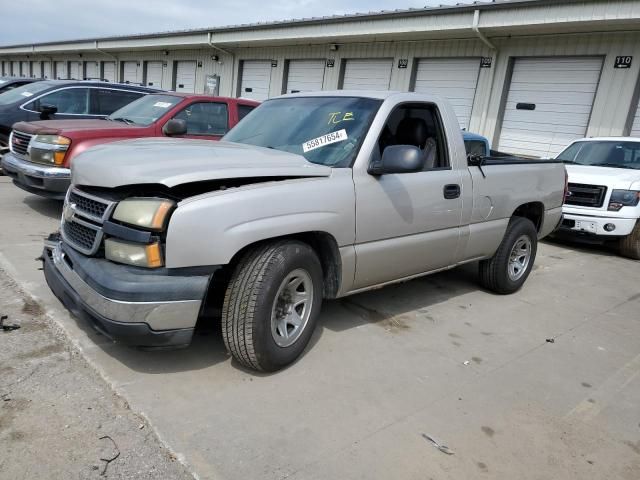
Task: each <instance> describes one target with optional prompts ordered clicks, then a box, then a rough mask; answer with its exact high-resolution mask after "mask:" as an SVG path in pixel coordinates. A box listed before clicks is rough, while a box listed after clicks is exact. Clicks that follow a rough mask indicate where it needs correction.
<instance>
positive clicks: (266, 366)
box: [222, 240, 323, 372]
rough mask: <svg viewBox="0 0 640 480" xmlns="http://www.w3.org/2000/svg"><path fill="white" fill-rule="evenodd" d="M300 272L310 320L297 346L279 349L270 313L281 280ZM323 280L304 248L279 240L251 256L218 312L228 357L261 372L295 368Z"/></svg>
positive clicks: (238, 270)
mask: <svg viewBox="0 0 640 480" xmlns="http://www.w3.org/2000/svg"><path fill="white" fill-rule="evenodd" d="M300 270H302V271H304V272H306V273H307V274H308V277H305V278H308V279H309V280H310V282H311V285H310V287H311V288H310V290H312V301H311V302H310V303H311V305H310V308H309V312H310V313H309V317H308V320H307V322H306V324H305V326H304V327H303V328H302V329H301V330H300V333H299V334H298V335H299V337H298V338H297V339H296V340H295V342H294V343H293V344H292V345H289V346H280V345H278V343H276V339H275V338H274V335H276V334H275V333H274V334H272V324H271V322H272V319H271V316H272V311H273V309H274V308H275V307H274V305H275V301H276V296H277V295H278V292H279V290H280V288H281V285H283V282H284V280H285V279H286V278H287V276H289V275H291V274H292V272H294V273H295V272H299V271H300ZM322 278H323V277H322V266H321V265H320V260H319V259H318V256H317V255H316V253H315V252H314V251H313V249H312V248H311V247H310V246H309V245H307V244H305V243H302V242H299V241H295V240H281V241H275V242H271V243H267V244H263V245H261V246H258V247H256V248H255V249H253V250H250V251H249V252H248V253H247V254H246V255H245V256H244V257H243V258H242V259H241V260H240V262H239V264H238V266H237V267H236V269H235V271H234V272H233V274H232V276H231V280H230V282H229V285H228V286H227V291H226V294H225V298H224V303H223V307H222V337H223V339H224V343H225V346H226V347H227V350H228V351H229V353H231V355H233V357H234V358H235V359H236V360H237V361H238V362H240V363H241V364H242V365H244V366H245V367H248V368H251V369H254V370H259V371H265V372H272V371H276V370H279V369H281V368H283V367H285V366H287V365H289V364H291V363H293V362H294V361H295V360H296V359H297V358H298V357H299V356H300V355H301V354H302V352H303V351H304V349H305V347H306V346H307V344H308V343H309V340H310V339H311V335H312V334H313V331H314V329H315V325H316V320H317V317H318V314H319V313H320V307H321V304H322V291H323V287H322V283H323V281H322ZM285 328H286V327H285Z"/></svg>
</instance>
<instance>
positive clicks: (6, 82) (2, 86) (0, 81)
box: [0, 77, 40, 93]
mask: <svg viewBox="0 0 640 480" xmlns="http://www.w3.org/2000/svg"><path fill="white" fill-rule="evenodd" d="M39 81H40V79H39V78H24V77H0V93H4V92H8V91H9V90H13V89H14V88H18V87H21V86H22V85H26V84H27V83H33V82H39Z"/></svg>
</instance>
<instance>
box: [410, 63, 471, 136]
mask: <svg viewBox="0 0 640 480" xmlns="http://www.w3.org/2000/svg"><path fill="white" fill-rule="evenodd" d="M479 73H480V59H479V58H423V59H421V60H418V66H417V68H416V77H415V83H414V87H413V90H414V91H415V92H420V93H432V94H434V95H440V96H442V97H444V98H446V99H447V100H449V101H450V102H451V104H452V105H453V110H454V111H455V112H456V116H457V117H458V121H459V122H460V127H461V128H469V120H470V119H471V109H472V108H473V99H474V98H475V96H476V87H477V85H478V74H479Z"/></svg>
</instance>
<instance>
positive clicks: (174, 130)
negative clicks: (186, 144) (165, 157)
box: [162, 118, 187, 137]
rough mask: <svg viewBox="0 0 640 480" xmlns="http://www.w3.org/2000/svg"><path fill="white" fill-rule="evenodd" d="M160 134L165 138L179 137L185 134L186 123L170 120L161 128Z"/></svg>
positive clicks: (184, 121)
mask: <svg viewBox="0 0 640 480" xmlns="http://www.w3.org/2000/svg"><path fill="white" fill-rule="evenodd" d="M162 133H164V134H165V135H166V136H167V137H179V136H180V135H186V134H187V122H186V120H182V119H180V118H172V119H171V120H169V121H168V122H167V123H165V124H164V127H162Z"/></svg>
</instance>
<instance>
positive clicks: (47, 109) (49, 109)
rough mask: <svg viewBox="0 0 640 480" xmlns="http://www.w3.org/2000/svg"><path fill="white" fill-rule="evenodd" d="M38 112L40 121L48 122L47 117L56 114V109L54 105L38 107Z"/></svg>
mask: <svg viewBox="0 0 640 480" xmlns="http://www.w3.org/2000/svg"><path fill="white" fill-rule="evenodd" d="M38 111H39V112H40V120H49V117H50V116H51V115H55V114H56V113H58V107H56V106H55V105H46V104H45V105H40V108H38Z"/></svg>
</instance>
